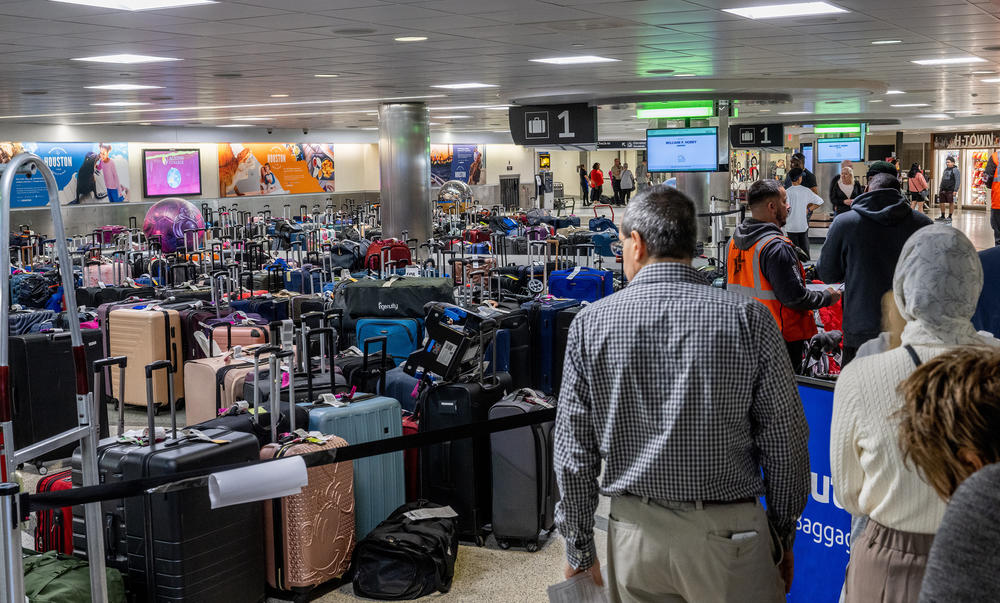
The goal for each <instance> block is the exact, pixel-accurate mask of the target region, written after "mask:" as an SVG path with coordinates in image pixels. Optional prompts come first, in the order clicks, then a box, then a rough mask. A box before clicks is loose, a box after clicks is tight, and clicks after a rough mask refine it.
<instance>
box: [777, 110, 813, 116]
mask: <svg viewBox="0 0 1000 603" xmlns="http://www.w3.org/2000/svg"><path fill="white" fill-rule="evenodd" d="M778 115H812V111H778Z"/></svg>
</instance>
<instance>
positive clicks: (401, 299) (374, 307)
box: [342, 277, 455, 318]
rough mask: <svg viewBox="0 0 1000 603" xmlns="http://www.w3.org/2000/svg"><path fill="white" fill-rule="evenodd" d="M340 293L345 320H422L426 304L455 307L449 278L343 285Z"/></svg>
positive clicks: (364, 281) (370, 281)
mask: <svg viewBox="0 0 1000 603" xmlns="http://www.w3.org/2000/svg"><path fill="white" fill-rule="evenodd" d="M342 291H343V298H344V307H345V309H346V310H347V317H349V318H361V317H388V318H423V317H424V304H426V303H427V302H435V301H436V302H447V303H450V304H453V303H455V285H454V283H453V282H452V280H451V279H450V278H424V277H406V278H391V279H388V280H373V279H365V280H359V281H357V282H355V283H347V284H346V285H344V288H343V290H342Z"/></svg>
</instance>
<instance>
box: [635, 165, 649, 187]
mask: <svg viewBox="0 0 1000 603" xmlns="http://www.w3.org/2000/svg"><path fill="white" fill-rule="evenodd" d="M635 184H636V190H637V191H638V192H640V193H641V192H642V191H644V190H646V189H647V188H649V166H648V164H647V163H646V160H645V159H643V160H642V161H641V162H639V167H637V168H635Z"/></svg>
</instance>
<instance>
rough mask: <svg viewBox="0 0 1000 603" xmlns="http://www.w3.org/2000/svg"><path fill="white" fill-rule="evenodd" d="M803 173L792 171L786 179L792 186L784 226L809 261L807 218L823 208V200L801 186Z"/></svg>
mask: <svg viewBox="0 0 1000 603" xmlns="http://www.w3.org/2000/svg"><path fill="white" fill-rule="evenodd" d="M802 175H803V171H802V170H800V169H799V168H794V169H792V171H791V172H789V174H788V178H789V179H790V180H791V181H792V186H791V187H790V188H788V189H787V190H786V192H787V193H788V223H787V224H785V234H787V235H788V238H789V239H791V240H792V243H794V244H795V246H796V247H798V248H799V249H801V250H802V251H803V253H805V255H806V260H807V261H808V260H809V217H808V216H811V215H812V213H813V212H814V211H816V210H817V209H819V208H820V207H822V206H823V198H822V197H820V196H819V195H817V194H816V193H814V192H812V191H811V190H809V189H807V188H806V187H804V186H802Z"/></svg>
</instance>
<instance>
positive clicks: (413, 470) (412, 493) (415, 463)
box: [403, 412, 420, 502]
mask: <svg viewBox="0 0 1000 603" xmlns="http://www.w3.org/2000/svg"><path fill="white" fill-rule="evenodd" d="M419 425H420V424H419V423H418V422H417V417H416V415H414V414H408V413H405V412H404V413H403V435H412V434H415V433H417V428H418V426H419ZM403 472H404V473H405V474H406V502H412V501H415V500H417V499H419V498H420V449H419V448H409V449H407V450H404V451H403Z"/></svg>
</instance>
